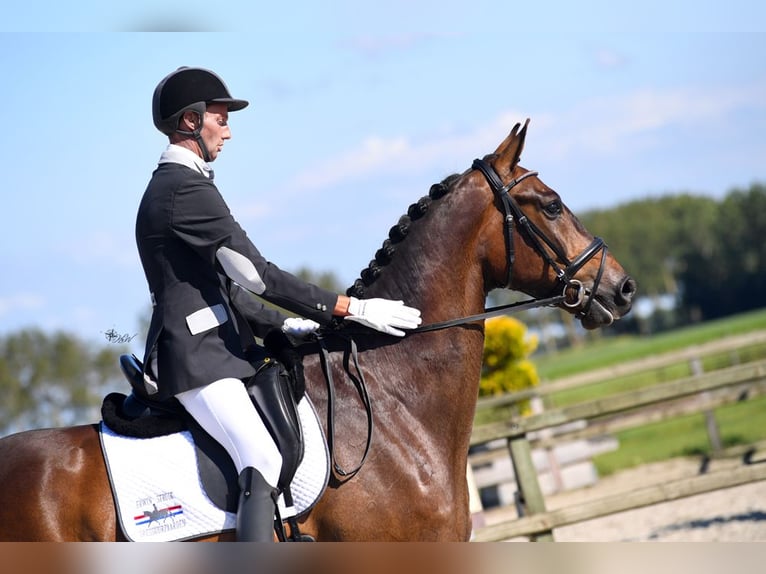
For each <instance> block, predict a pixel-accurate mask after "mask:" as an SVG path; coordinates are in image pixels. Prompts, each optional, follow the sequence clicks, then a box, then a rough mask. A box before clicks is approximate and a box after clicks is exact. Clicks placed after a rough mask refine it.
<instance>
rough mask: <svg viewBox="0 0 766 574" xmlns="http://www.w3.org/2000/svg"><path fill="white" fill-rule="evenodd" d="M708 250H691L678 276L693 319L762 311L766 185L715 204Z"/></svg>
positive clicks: (765, 276) (765, 283)
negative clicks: (715, 208) (753, 310)
mask: <svg viewBox="0 0 766 574" xmlns="http://www.w3.org/2000/svg"><path fill="white" fill-rule="evenodd" d="M707 236H708V238H709V241H710V246H709V248H707V249H701V250H697V251H690V252H689V253H688V254H687V256H686V258H685V260H684V266H683V269H682V271H681V273H680V281H681V282H682V284H683V302H684V305H685V306H686V307H687V308H688V309H690V310H691V311H692V317H696V318H698V319H713V318H716V317H721V316H724V315H730V314H733V313H739V312H742V311H747V310H749V309H755V308H758V307H762V306H763V304H764V303H763V293H764V292H766V242H764V240H763V238H764V237H765V236H766V186H764V185H762V184H753V185H751V186H750V188H749V189H747V190H742V189H734V190H732V191H731V192H730V193H729V194H727V196H726V197H725V198H724V200H723V201H722V202H721V203H720V204H719V205H718V207H717V210H716V218H715V221H714V223H713V225H711V226H710V229H709V230H708V233H707Z"/></svg>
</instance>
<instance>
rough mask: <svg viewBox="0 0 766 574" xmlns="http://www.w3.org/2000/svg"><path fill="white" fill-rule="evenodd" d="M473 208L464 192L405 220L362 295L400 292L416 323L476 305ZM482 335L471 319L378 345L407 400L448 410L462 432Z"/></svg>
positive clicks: (480, 299) (479, 281)
mask: <svg viewBox="0 0 766 574" xmlns="http://www.w3.org/2000/svg"><path fill="white" fill-rule="evenodd" d="M461 202H462V203H469V205H461ZM475 209H476V208H475V207H474V206H473V205H470V202H466V198H459V197H450V196H446V197H445V198H443V199H442V200H440V204H439V205H438V206H436V205H435V206H434V208H433V210H432V211H430V212H429V213H428V214H427V215H426V216H425V217H423V218H422V219H420V220H418V221H416V222H414V223H413V224H412V227H411V230H410V233H409V235H408V237H407V238H406V239H405V240H404V241H402V242H401V243H400V244H399V246H398V248H397V252H396V254H395V255H394V257H393V259H392V261H391V263H390V264H389V265H388V266H387V267H386V268H384V269H383V271H382V272H381V274H380V277H379V279H378V281H377V282H375V283H373V284H372V285H370V287H369V288H368V292H367V293H366V296H374V297H388V298H395V299H402V300H403V301H404V302H405V303H406V304H408V305H412V306H415V307H417V308H419V309H420V310H421V312H422V314H423V324H429V323H433V322H438V321H444V320H448V319H456V318H461V317H464V316H467V315H472V314H475V313H479V312H481V311H482V310H483V308H484V303H485V299H486V293H485V291H484V281H483V274H482V262H481V261H480V260H479V255H478V253H477V252H478V251H480V249H478V246H477V237H476V236H477V233H478V230H477V226H478V225H479V223H478V222H477V219H478V217H479V214H477V213H475ZM483 343H484V335H483V325H481V324H476V323H474V324H471V325H463V326H458V327H453V328H450V329H445V330H441V331H435V332H431V333H422V334H413V335H410V336H409V337H408V338H407V339H406V340H405V341H403V342H402V344H396V345H392V346H390V347H388V348H387V349H386V351H385V352H386V354H387V355H388V356H389V360H390V361H391V362H392V363H394V362H395V363H396V365H397V369H398V370H399V371H400V372H399V373H398V374H399V375H401V376H399V377H397V378H398V379H400V380H401V379H404V378H408V379H409V381H401V382H402V383H404V384H409V385H411V386H414V388H413V389H412V391H410V390H407V391H405V392H407V393H408V394H410V393H412V395H410V396H409V398H410V399H411V401H412V402H415V403H416V404H417V406H418V407H420V408H421V409H424V410H425V411H428V416H429V418H432V419H433V414H434V412H439V413H440V417H443V418H452V421H451V422H450V424H452V423H454V425H455V426H454V429H455V431H456V432H461V431H460V429H465V427H466V424H468V425H469V427H470V421H471V420H472V418H473V411H474V408H475V401H476V396H477V388H478V379H479V375H480V369H481V357H482V350H483ZM402 371H404V373H402ZM394 392H397V391H394ZM415 394H417V395H419V396H414V395H415ZM412 402H410V404H412ZM434 407H437V408H434ZM415 408H417V407H415ZM423 415H424V416H426V415H425V413H423Z"/></svg>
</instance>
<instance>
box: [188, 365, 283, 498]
mask: <svg viewBox="0 0 766 574" xmlns="http://www.w3.org/2000/svg"><path fill="white" fill-rule="evenodd" d="M176 398H177V399H178V401H179V402H180V403H181V404H182V405H183V406H184V408H185V409H186V410H187V411H188V412H189V414H190V415H191V416H192V417H194V420H196V421H197V422H198V423H199V425H200V426H201V427H202V428H203V429H205V430H206V431H207V432H208V434H210V436H212V437H213V438H214V439H215V440H216V441H218V442H219V443H220V444H221V446H223V448H225V449H226V452H228V453H229V456H231V459H232V461H234V466H235V467H236V468H237V474H239V473H240V472H242V470H243V469H245V468H247V467H248V466H252V467H253V468H255V469H257V470H258V471H259V472H260V473H261V474H262V475H263V478H264V479H265V480H266V482H268V483H269V484H270V485H271V486H276V485H277V481H278V480H279V473H280V472H281V470H282V455H281V454H280V453H279V449H278V448H277V445H276V444H275V443H274V440H273V439H272V438H271V435H270V434H269V431H268V429H267V428H266V425H264V423H263V420H262V419H261V416H260V415H259V414H258V411H257V410H256V409H255V406H253V403H252V401H251V400H250V395H248V394H247V390H246V389H245V385H244V384H243V383H242V381H240V380H239V379H233V378H229V379H220V380H218V381H215V382H214V383H210V384H209V385H207V386H205V387H200V388H198V389H192V390H190V391H185V392H183V393H179V394H177V395H176Z"/></svg>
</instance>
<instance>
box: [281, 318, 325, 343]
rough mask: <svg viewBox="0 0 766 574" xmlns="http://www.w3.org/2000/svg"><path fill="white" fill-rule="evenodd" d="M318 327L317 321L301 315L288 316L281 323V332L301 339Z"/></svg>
mask: <svg viewBox="0 0 766 574" xmlns="http://www.w3.org/2000/svg"><path fill="white" fill-rule="evenodd" d="M317 329H319V323H317V322H316V321H312V320H311V319H304V318H303V317H288V318H287V319H285V321H284V323H282V332H283V333H286V334H288V335H292V336H293V337H298V338H299V339H302V338H303V337H306V336H307V335H310V334H311V333H314V332H315V331H316V330H317Z"/></svg>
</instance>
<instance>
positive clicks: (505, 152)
mask: <svg viewBox="0 0 766 574" xmlns="http://www.w3.org/2000/svg"><path fill="white" fill-rule="evenodd" d="M528 125H529V118H527V121H525V122H524V126H523V127H522V126H521V124H516V125H515V126H513V129H512V130H511V133H510V134H508V137H507V138H505V140H504V141H503V142H502V143H501V144H500V145H499V146H497V149H496V150H495V154H496V155H497V156H498V161H499V162H500V163H502V164H505V163H506V162H507V163H508V169H509V171H512V170H513V168H514V167H516V164H517V163H519V159H520V158H521V152H522V151H523V150H524V140H525V139H526V137H527V126H528ZM519 128H521V129H519Z"/></svg>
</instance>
